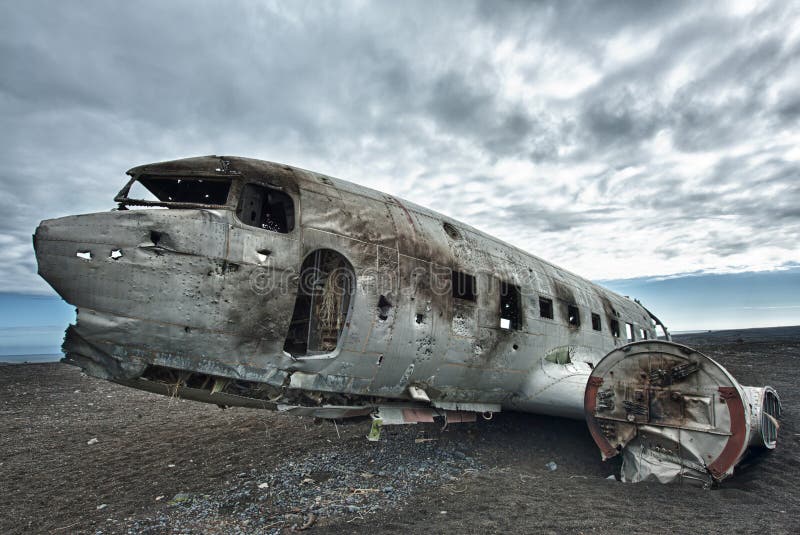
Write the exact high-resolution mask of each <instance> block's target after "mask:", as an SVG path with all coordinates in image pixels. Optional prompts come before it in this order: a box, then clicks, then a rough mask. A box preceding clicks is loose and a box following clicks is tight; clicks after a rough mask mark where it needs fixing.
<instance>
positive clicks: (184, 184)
mask: <svg viewBox="0 0 800 535" xmlns="http://www.w3.org/2000/svg"><path fill="white" fill-rule="evenodd" d="M230 189H231V179H229V178H216V177H214V178H204V177H177V176H169V177H160V176H141V177H138V178H137V179H136V180H133V181H131V182H129V183H128V185H127V186H125V188H124V189H123V190H122V191H121V192H120V193H119V195H117V197H116V199H115V200H116V201H117V202H118V203H120V205H123V206H166V207H170V208H182V207H184V206H186V205H190V206H191V205H205V206H209V205H211V206H222V205H224V204H225V203H226V202H227V200H228V191H230Z"/></svg>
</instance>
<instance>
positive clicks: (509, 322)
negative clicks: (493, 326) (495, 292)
mask: <svg viewBox="0 0 800 535" xmlns="http://www.w3.org/2000/svg"><path fill="white" fill-rule="evenodd" d="M521 303H522V299H520V293H519V288H518V287H516V286H514V285H513V284H509V283H507V282H503V281H500V328H501V329H514V330H515V331H518V330H519V329H520V328H521V327H522V307H521V306H520V305H521Z"/></svg>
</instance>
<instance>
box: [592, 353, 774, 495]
mask: <svg viewBox="0 0 800 535" xmlns="http://www.w3.org/2000/svg"><path fill="white" fill-rule="evenodd" d="M584 410H585V414H586V421H587V423H588V425H589V430H590V432H591V434H592V437H593V438H594V441H595V442H596V443H597V445H598V447H599V448H600V451H601V452H602V455H603V459H608V458H610V457H614V456H616V455H618V454H621V455H622V458H623V462H622V479H623V481H629V482H638V481H648V480H654V481H659V482H662V483H671V482H688V483H692V482H694V483H697V484H702V485H708V484H711V483H713V482H717V481H721V480H722V479H724V478H726V477H728V476H729V475H731V474H732V473H733V470H734V467H735V466H736V465H737V464H738V463H739V462H740V461H741V460H742V458H743V457H744V455H745V453H746V452H747V451H748V449H750V448H764V449H773V448H774V447H775V443H776V440H777V433H778V418H779V417H780V412H781V404H780V399H779V398H778V395H777V393H776V392H775V390H774V389H773V388H772V387H769V386H764V387H749V386H742V385H740V384H739V383H738V382H737V381H736V379H734V378H733V376H732V375H731V374H730V373H729V372H728V371H727V370H726V369H725V368H723V367H722V366H721V365H720V364H718V363H717V362H715V361H714V360H712V359H711V358H709V357H707V356H706V355H703V354H702V353H700V352H699V351H695V350H694V349H691V348H689V347H686V346H683V345H680V344H676V343H673V342H665V341H659V340H651V341H642V342H634V343H632V344H628V345H626V346H623V347H620V348H618V349H616V350H614V351H612V352H611V353H609V354H608V355H606V356H605V357H604V358H603V359H602V360H601V361H600V362H599V363H598V364H597V365H596V366H595V367H594V369H593V370H592V373H591V375H590V376H589V381H588V384H587V386H586V392H585V395H584Z"/></svg>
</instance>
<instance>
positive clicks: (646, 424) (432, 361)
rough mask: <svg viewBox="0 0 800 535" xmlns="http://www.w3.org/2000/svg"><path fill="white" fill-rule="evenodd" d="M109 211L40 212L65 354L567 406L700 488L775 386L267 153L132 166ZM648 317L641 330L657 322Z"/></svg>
mask: <svg viewBox="0 0 800 535" xmlns="http://www.w3.org/2000/svg"><path fill="white" fill-rule="evenodd" d="M128 175H130V180H129V181H128V183H127V184H126V185H125V186H124V187H123V188H122V190H121V191H120V193H119V194H118V195H117V197H116V198H115V199H114V200H115V202H117V203H118V207H117V208H116V209H114V210H112V211H109V212H103V213H94V214H86V215H76V216H69V217H63V218H60V219H50V220H45V221H42V223H41V224H40V226H39V227H38V228H37V229H36V234H35V235H34V247H35V250H36V257H37V260H38V264H39V273H40V275H41V276H42V277H44V279H45V280H46V281H47V282H48V283H49V284H50V285H51V286H52V287H53V288H54V289H55V290H56V291H57V292H58V293H59V294H60V295H61V296H62V297H63V298H64V300H66V301H67V302H69V303H71V304H73V305H75V306H76V307H77V321H76V323H75V325H70V326H69V328H68V329H67V332H66V336H65V340H64V345H63V351H64V354H65V358H64V361H65V362H67V363H70V364H75V365H77V366H80V367H81V368H82V369H83V370H85V372H86V373H88V374H90V375H92V376H95V377H99V378H102V379H107V380H110V381H114V382H116V383H119V384H122V385H126V386H130V387H133V388H139V389H142V390H147V391H150V392H156V393H160V394H164V395H170V396H180V397H182V398H186V399H191V400H196V401H202V402H208V403H214V404H217V405H220V406H242V407H252V408H262V409H270V410H277V411H282V412H287V413H290V414H297V415H306V416H313V417H317V418H328V419H343V418H355V417H362V418H372V421H373V425H372V430H371V433H370V435H371V437H372V438H373V439H375V438H377V437H378V435H379V431H380V427H381V426H382V425H391V424H404V423H416V422H433V421H434V420H439V421H441V422H442V423H444V424H447V423H455V422H470V421H475V420H476V418H478V417H484V418H490V417H491V415H492V414H493V413H495V412H498V411H502V410H510V411H527V412H534V413H540V414H547V415H555V416H563V417H568V418H577V419H585V420H586V422H587V424H588V426H589V430H590V432H591V436H592V437H593V438H594V440H595V442H596V443H597V445H598V447H599V448H600V451H601V453H602V457H603V458H604V459H608V458H610V457H614V456H616V455H619V454H621V455H622V458H623V462H622V478H623V480H625V481H632V482H635V481H644V480H657V481H661V482H691V483H699V484H710V483H714V482H717V481H720V480H722V479H724V478H725V477H727V476H729V475H730V474H731V473H732V472H733V470H734V467H735V466H736V464H737V463H738V462H739V461H740V460H741V459H742V458H743V456H744V455H745V453H746V452H748V451H750V450H751V449H758V448H761V449H772V448H774V447H775V444H776V439H777V430H778V418H779V416H780V401H779V398H778V395H777V393H776V392H775V390H774V389H772V388H771V387H769V386H765V387H748V386H742V385H740V384H739V383H738V382H737V381H736V379H734V378H733V377H732V376H731V375H730V374H729V373H728V372H727V371H726V370H725V369H724V368H723V367H722V366H720V365H719V364H717V363H716V362H714V361H713V360H712V359H710V358H708V357H707V356H705V355H703V354H701V353H699V352H697V351H695V350H693V349H691V348H688V347H685V346H682V345H679V344H675V343H672V342H671V341H670V336H669V333H668V331H667V329H666V327H665V326H664V325H663V324H662V323H661V322H660V321H659V320H658V319H657V318H656V317H655V316H654V315H653V314H651V313H650V312H649V311H648V310H647V309H646V308H644V306H642V305H641V304H640V303H639V302H637V301H632V300H630V299H627V298H624V297H622V296H619V295H617V294H615V293H613V292H611V291H608V290H606V289H604V288H602V287H600V286H598V285H596V284H593V283H591V282H589V281H588V280H586V279H583V278H581V277H579V276H577V275H574V274H572V273H570V272H568V271H566V270H564V269H560V268H558V267H556V266H554V265H553V264H550V263H548V262H546V261H544V260H542V259H540V258H537V257H535V256H533V255H530V254H528V253H526V252H524V251H521V250H519V249H517V248H515V247H513V246H511V245H508V244H506V243H503V242H501V241H499V240H497V239H495V238H493V237H491V236H488V235H486V234H484V233H482V232H480V231H478V230H475V229H473V228H471V227H469V226H467V225H464V224H462V223H460V222H458V221H456V220H453V219H450V218H448V217H445V216H443V215H441V214H438V213H435V212H433V211H431V210H428V209H425V208H423V207H421V206H417V205H415V204H412V203H410V202H406V201H404V200H401V199H398V198H396V197H393V196H391V195H387V194H384V193H380V192H377V191H374V190H371V189H368V188H364V187H361V186H358V185H356V184H352V183H350V182H346V181H343V180H339V179H336V178H332V177H329V176H325V175H322V174H318V173H313V172H309V171H305V170H302V169H298V168H295V167H290V166H287V165H281V164H276V163H270V162H264V161H258V160H252V159H246V158H238V157H227V156H225V157H217V156H207V157H199V158H189V159H183V160H175V161H169V162H162V163H156V164H149V165H143V166H139V167H135V168H133V169H131V170H130V171H128ZM657 329H658V330H659V331H660V333H659V332H657Z"/></svg>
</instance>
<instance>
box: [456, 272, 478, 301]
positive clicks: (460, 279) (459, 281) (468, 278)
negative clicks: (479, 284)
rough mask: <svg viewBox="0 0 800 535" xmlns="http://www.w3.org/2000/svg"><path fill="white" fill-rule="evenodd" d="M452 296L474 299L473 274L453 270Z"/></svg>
mask: <svg viewBox="0 0 800 535" xmlns="http://www.w3.org/2000/svg"><path fill="white" fill-rule="evenodd" d="M452 283H453V297H455V298H456V299H464V300H466V301H476V300H477V296H476V292H475V275H470V274H468V273H461V272H460V271H453V281H452Z"/></svg>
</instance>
